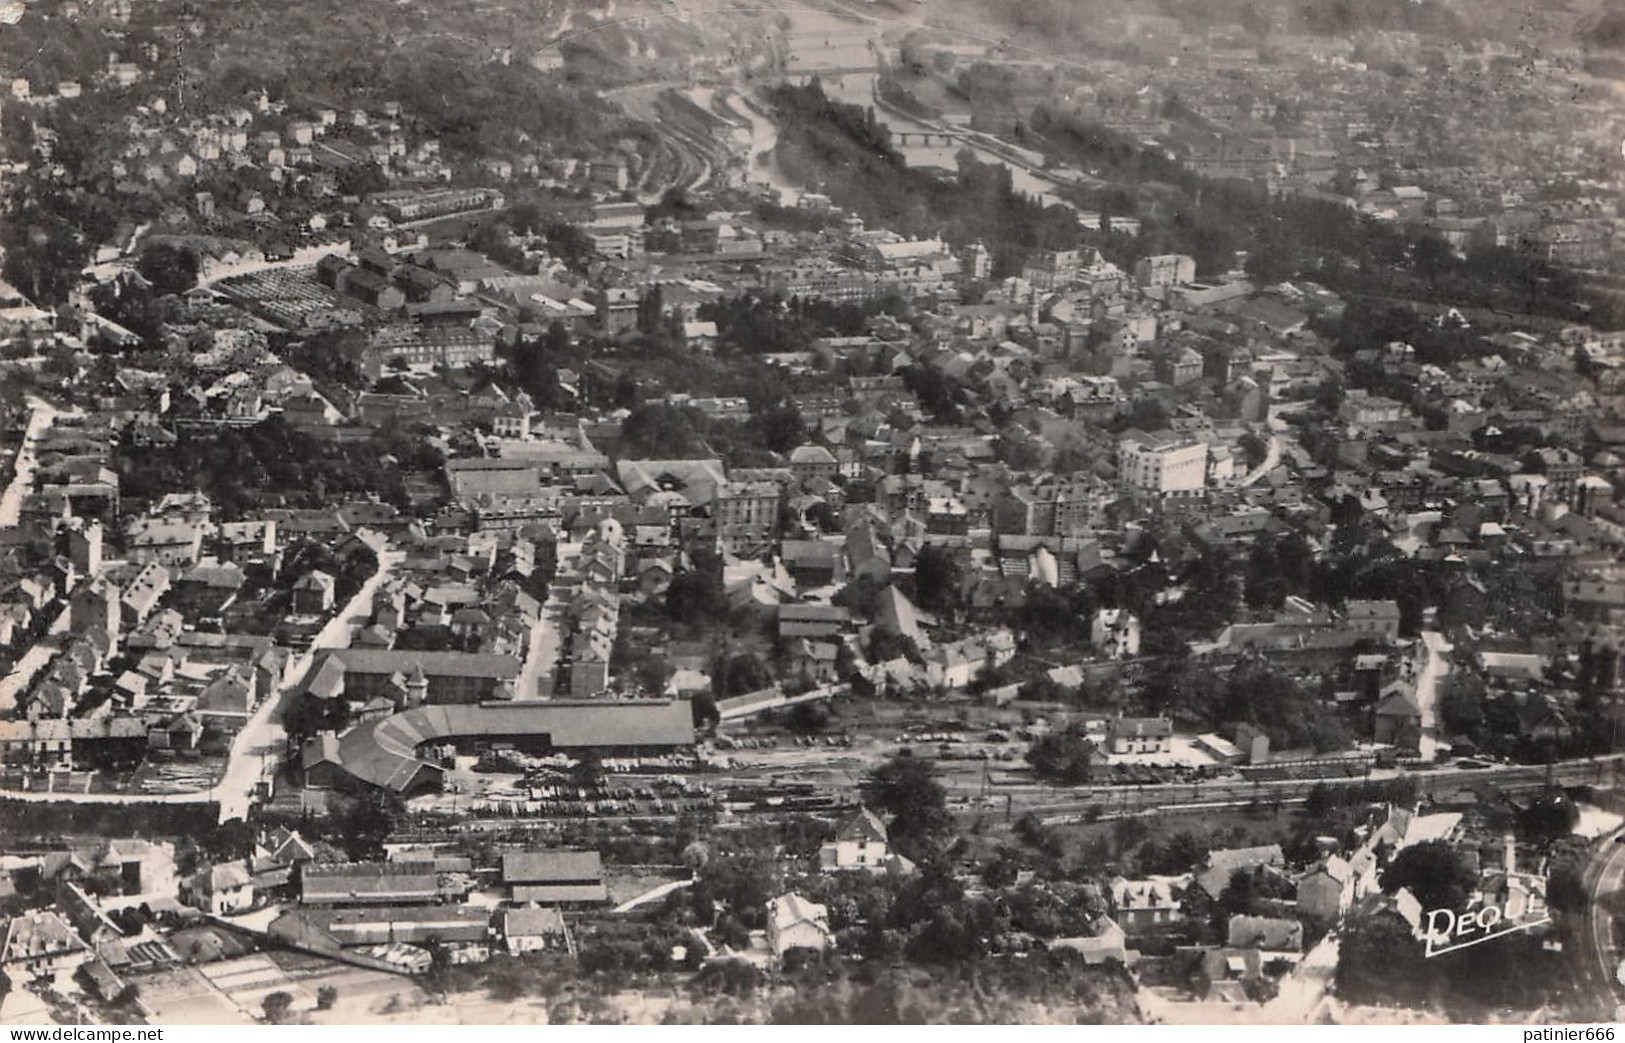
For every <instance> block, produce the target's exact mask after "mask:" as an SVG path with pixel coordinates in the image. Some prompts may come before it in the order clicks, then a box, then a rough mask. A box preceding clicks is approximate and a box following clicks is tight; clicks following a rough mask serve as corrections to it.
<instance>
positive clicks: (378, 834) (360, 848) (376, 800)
mask: <svg viewBox="0 0 1625 1043" xmlns="http://www.w3.org/2000/svg"><path fill="white" fill-rule="evenodd" d="M405 812H406V808H405V805H403V804H402V803H401V800H400V798H399V797H397V796H395V795H394V794H393V793H387V792H385V791H383V790H375V789H369V790H367V791H366V792H365V793H363V794H362V795H361V796H360V797H358V798H357V799H356V800H355V801H354V802H353V803H351V804H350V806H349V807H348V808H346V809H345V811H344V813H343V814H341V815H340V816H339V820H338V825H339V829H338V833H339V845H340V846H341V847H343V848H344V853H345V854H346V855H348V856H349V857H350V858H351V860H353V861H357V862H361V861H367V860H369V859H374V858H378V857H381V856H382V855H383V852H384V841H385V840H387V839H388V838H389V835H390V834H391V833H393V832H394V831H395V828H396V825H397V824H398V823H399V822H400V820H401V818H402V817H403V816H404V814H405Z"/></svg>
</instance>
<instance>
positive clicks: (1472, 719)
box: [1439, 670, 1485, 738]
mask: <svg viewBox="0 0 1625 1043" xmlns="http://www.w3.org/2000/svg"><path fill="white" fill-rule="evenodd" d="M1484 695H1485V693H1484V682H1483V681H1482V680H1481V679H1480V678H1479V677H1478V675H1477V674H1471V673H1466V672H1463V671H1459V670H1455V671H1451V673H1450V675H1449V676H1448V677H1446V678H1445V682H1444V691H1442V692H1440V693H1439V720H1441V721H1443V722H1444V726H1445V728H1446V729H1447V730H1448V731H1449V733H1450V734H1452V735H1465V736H1468V737H1469V738H1471V737H1473V736H1476V735H1478V734H1479V732H1480V731H1481V730H1482V729H1483V727H1484Z"/></svg>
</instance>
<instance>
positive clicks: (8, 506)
mask: <svg viewBox="0 0 1625 1043" xmlns="http://www.w3.org/2000/svg"><path fill="white" fill-rule="evenodd" d="M30 404H31V405H32V406H33V407H34V411H33V413H31V414H30V415H29V417H28V426H27V427H26V428H24V431H23V444H22V446H21V447H19V448H18V450H17V466H16V473H15V474H13V475H12V478H11V484H10V485H8V486H6V491H5V492H4V493H0V529H11V528H15V527H16V526H17V523H18V522H19V521H21V520H22V511H23V502H24V501H25V500H27V499H28V494H29V493H30V492H32V491H33V488H34V471H35V469H36V468H37V467H38V466H39V457H38V456H37V455H36V454H35V451H34V443H35V442H36V441H37V440H38V439H39V438H40V437H41V436H43V435H44V434H45V432H46V431H48V430H49V429H50V427H51V425H52V424H53V423H55V422H56V416H57V410H56V409H55V408H54V407H53V406H52V405H51V404H50V403H48V402H44V401H41V400H40V399H37V398H36V399H31V400H30Z"/></svg>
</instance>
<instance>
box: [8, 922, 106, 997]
mask: <svg viewBox="0 0 1625 1043" xmlns="http://www.w3.org/2000/svg"><path fill="white" fill-rule="evenodd" d="M90 958H91V951H90V948H89V947H88V946H87V945H85V943H84V941H83V940H82V939H81V938H80V937H79V935H78V934H77V933H76V932H75V931H74V929H73V928H72V927H71V926H70V925H69V924H68V922H67V921H66V920H64V919H63V918H62V917H61V916H59V915H58V914H57V913H55V912H53V911H51V910H49V909H39V910H35V911H33V912H28V913H24V914H22V915H21V916H14V917H12V918H11V920H10V921H9V922H8V923H6V924H5V927H4V931H3V933H0V972H4V974H5V976H6V977H7V978H9V979H11V980H12V981H13V982H27V981H33V980H35V979H38V978H53V979H55V981H56V982H57V983H58V985H59V986H61V987H66V983H67V982H69V981H70V980H71V979H72V977H73V973H74V971H76V970H78V969H79V967H80V966H81V965H82V964H84V963H85V962H86V961H88V960H89V959H90Z"/></svg>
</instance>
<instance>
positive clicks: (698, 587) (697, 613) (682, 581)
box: [666, 567, 728, 622]
mask: <svg viewBox="0 0 1625 1043" xmlns="http://www.w3.org/2000/svg"><path fill="white" fill-rule="evenodd" d="M727 608H728V600H727V596H726V595H725V594H724V592H723V589H722V577H721V575H720V574H717V573H714V572H713V571H712V570H710V569H701V568H698V567H696V568H694V569H690V570H689V571H687V572H679V573H678V574H677V575H676V576H674V577H672V581H671V586H669V587H667V588H666V614H667V615H668V616H670V617H671V618H673V619H676V620H690V621H694V622H703V621H706V620H715V619H717V618H718V617H720V616H721V615H722V614H723V613H725V612H726V611H727Z"/></svg>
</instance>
